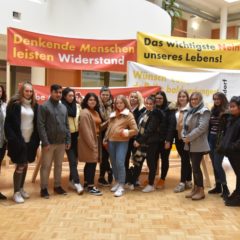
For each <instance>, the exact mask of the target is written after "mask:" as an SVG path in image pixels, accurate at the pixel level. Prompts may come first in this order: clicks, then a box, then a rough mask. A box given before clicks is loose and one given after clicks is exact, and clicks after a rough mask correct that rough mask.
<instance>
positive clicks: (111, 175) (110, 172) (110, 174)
mask: <svg viewBox="0 0 240 240" xmlns="http://www.w3.org/2000/svg"><path fill="white" fill-rule="evenodd" d="M112 181H113V172H112V169H111V170H109V171H108V182H109V184H112Z"/></svg>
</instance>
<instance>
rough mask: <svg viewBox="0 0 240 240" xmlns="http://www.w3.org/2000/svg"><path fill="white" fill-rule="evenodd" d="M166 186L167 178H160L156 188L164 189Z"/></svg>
mask: <svg viewBox="0 0 240 240" xmlns="http://www.w3.org/2000/svg"><path fill="white" fill-rule="evenodd" d="M164 187H165V180H163V179H161V178H160V179H159V180H158V182H157V184H156V188H157V189H163V188H164Z"/></svg>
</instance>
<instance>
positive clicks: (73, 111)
mask: <svg viewBox="0 0 240 240" xmlns="http://www.w3.org/2000/svg"><path fill="white" fill-rule="evenodd" d="M61 102H62V104H64V105H65V106H66V108H67V112H68V116H69V117H73V118H75V117H76V116H77V104H76V100H73V101H72V102H71V103H69V102H67V101H66V100H65V99H62V100H61Z"/></svg>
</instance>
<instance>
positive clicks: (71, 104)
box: [61, 87, 83, 194]
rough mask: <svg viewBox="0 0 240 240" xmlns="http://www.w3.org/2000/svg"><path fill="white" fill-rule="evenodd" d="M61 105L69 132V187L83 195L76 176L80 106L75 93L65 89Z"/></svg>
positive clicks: (77, 175)
mask: <svg viewBox="0 0 240 240" xmlns="http://www.w3.org/2000/svg"><path fill="white" fill-rule="evenodd" d="M61 101H62V103H63V104H64V105H65V106H66V108H67V111H68V124H69V129H70V132H71V147H70V148H69V149H68V150H66V153H67V156H68V161H69V168H70V175H69V186H70V187H71V188H72V189H74V190H76V191H77V193H78V194H82V193H83V187H82V185H81V184H80V178H79V174H78V169H77V166H78V159H77V157H78V151H77V150H78V149H77V143H78V124H79V116H80V105H79V104H78V103H77V102H76V96H75V91H74V90H73V89H71V88H69V87H67V88H65V89H64V90H63V92H62V100H61Z"/></svg>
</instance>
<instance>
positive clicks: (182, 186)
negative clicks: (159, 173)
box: [173, 182, 185, 193]
mask: <svg viewBox="0 0 240 240" xmlns="http://www.w3.org/2000/svg"><path fill="white" fill-rule="evenodd" d="M184 190H185V184H184V183H182V182H180V183H179V184H178V185H177V186H176V187H175V188H174V190H173V192H175V193H180V192H183V191H184Z"/></svg>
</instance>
